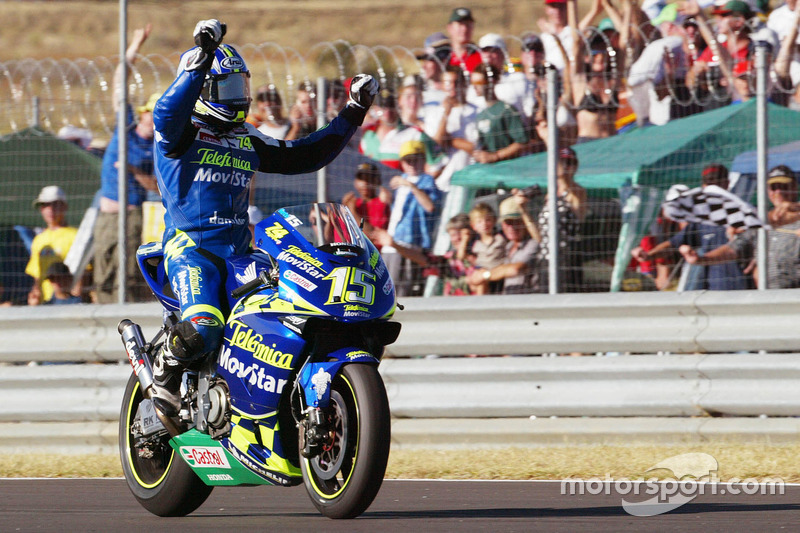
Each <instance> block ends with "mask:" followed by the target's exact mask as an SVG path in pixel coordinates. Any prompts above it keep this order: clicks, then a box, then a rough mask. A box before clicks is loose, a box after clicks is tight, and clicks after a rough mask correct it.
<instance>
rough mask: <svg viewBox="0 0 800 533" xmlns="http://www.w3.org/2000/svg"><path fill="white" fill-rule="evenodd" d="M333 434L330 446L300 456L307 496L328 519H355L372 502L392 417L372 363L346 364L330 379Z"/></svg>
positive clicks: (386, 454)
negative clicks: (324, 449)
mask: <svg viewBox="0 0 800 533" xmlns="http://www.w3.org/2000/svg"><path fill="white" fill-rule="evenodd" d="M331 407H332V408H333V409H332V410H331V413H332V415H331V416H332V419H333V420H332V423H333V426H334V428H335V436H334V438H333V440H332V442H331V443H329V445H330V446H329V447H330V449H329V450H328V451H323V452H322V453H321V454H320V455H319V456H317V457H313V458H311V459H305V458H301V459H302V460H301V461H300V467H301V469H302V471H303V481H304V482H305V486H306V490H307V491H308V494H309V496H310V497H311V501H312V502H313V503H314V506H316V508H317V509H319V511H320V512H321V513H322V514H323V515H325V516H327V517H328V518H354V517H356V516H358V515H360V514H361V513H363V512H364V511H365V510H366V509H367V507H369V506H370V504H371V503H372V500H374V499H375V496H376V495H377V494H378V491H379V490H380V488H381V483H382V482H383V475H384V474H385V473H386V463H387V461H388V459H389V446H390V439H391V420H390V415H389V400H388V399H387V398H386V388H385V387H384V385H383V380H382V379H381V377H380V374H378V369H377V367H376V366H371V365H356V364H351V365H346V366H345V367H344V368H343V369H342V371H341V372H340V373H339V375H338V376H336V377H335V378H334V379H333V382H332V383H331Z"/></svg>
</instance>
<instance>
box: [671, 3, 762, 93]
mask: <svg viewBox="0 0 800 533" xmlns="http://www.w3.org/2000/svg"><path fill="white" fill-rule="evenodd" d="M683 13H684V14H685V15H686V16H690V17H694V18H695V20H696V21H697V24H698V28H699V30H700V33H701V34H702V36H703V38H704V39H705V41H706V42H707V43H708V47H707V48H706V49H705V50H704V51H703V53H702V54H700V56H699V57H698V58H697V61H695V63H694V64H693V65H692V68H691V69H690V70H689V73H688V75H687V78H686V83H687V85H688V86H689V88H690V89H692V88H697V86H698V80H699V79H702V78H703V77H705V74H706V72H707V71H708V70H709V69H712V68H714V67H719V70H720V71H721V73H722V76H721V77H720V79H719V83H720V84H721V85H722V86H723V87H730V88H731V89H733V85H734V83H733V78H734V75H733V70H734V69H735V68H736V65H737V64H738V63H741V62H746V61H747V60H748V55H749V53H750V48H751V45H752V39H751V38H750V32H751V30H750V26H749V25H748V20H749V19H750V18H751V17H752V16H753V12H752V10H751V9H750V6H749V5H747V3H746V2H743V1H742V0H730V1H729V2H727V3H726V4H725V5H724V6H723V7H722V8H719V9H715V10H714V14H715V15H716V16H717V17H718V20H717V32H718V36H717V37H715V36H714V35H713V34H712V32H711V29H710V28H709V27H708V23H707V22H706V20H705V16H704V15H703V12H702V10H701V9H700V6H699V5H698V4H697V0H689V1H687V2H686V6H685V7H684V9H683ZM711 90H713V87H712V88H711Z"/></svg>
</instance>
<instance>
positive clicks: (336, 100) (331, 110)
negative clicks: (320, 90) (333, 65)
mask: <svg viewBox="0 0 800 533" xmlns="http://www.w3.org/2000/svg"><path fill="white" fill-rule="evenodd" d="M327 91H328V92H327V95H326V97H325V119H326V120H327V121H328V122H330V121H331V120H333V119H334V118H336V117H337V116H338V115H339V112H340V111H341V110H342V109H344V106H345V105H346V104H347V89H346V88H345V86H344V83H343V82H342V80H340V79H338V78H335V79H333V80H331V81H329V82H328V84H327Z"/></svg>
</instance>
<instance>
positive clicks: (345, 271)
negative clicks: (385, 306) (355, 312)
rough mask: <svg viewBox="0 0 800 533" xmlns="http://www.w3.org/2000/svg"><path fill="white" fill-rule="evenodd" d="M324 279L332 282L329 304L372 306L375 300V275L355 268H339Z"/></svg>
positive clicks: (327, 303)
mask: <svg viewBox="0 0 800 533" xmlns="http://www.w3.org/2000/svg"><path fill="white" fill-rule="evenodd" d="M322 279H329V280H331V292H330V294H329V295H328V301H327V302H325V304H326V305H329V304H339V303H359V304H366V305H371V304H372V303H374V300H375V286H374V285H373V283H374V282H375V274H371V273H369V272H367V271H366V270H361V269H360V268H353V267H337V268H334V269H333V270H332V271H331V273H330V274H328V275H327V276H325V277H324V278H322Z"/></svg>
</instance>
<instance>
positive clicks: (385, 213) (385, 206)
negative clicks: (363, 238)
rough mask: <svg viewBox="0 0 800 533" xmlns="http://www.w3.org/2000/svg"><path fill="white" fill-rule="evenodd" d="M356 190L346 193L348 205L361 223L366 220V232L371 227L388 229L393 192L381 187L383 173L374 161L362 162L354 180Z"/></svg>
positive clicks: (345, 198) (344, 199)
mask: <svg viewBox="0 0 800 533" xmlns="http://www.w3.org/2000/svg"><path fill="white" fill-rule="evenodd" d="M353 188H354V189H355V192H348V193H347V194H345V195H344V198H343V199H342V203H343V204H344V205H346V206H347V207H348V208H349V209H350V212H351V213H353V216H354V217H355V219H356V222H358V223H359V224H360V223H361V221H362V220H363V221H364V223H365V224H364V227H365V232H366V233H367V235H369V233H370V230H371V228H380V229H386V228H387V227H388V226H389V216H390V214H391V205H390V203H389V202H391V194H388V191H386V190H385V189H384V188H383V187H381V173H380V171H378V167H377V166H375V165H373V164H372V163H361V164H360V165H358V169H357V170H356V177H355V179H354V180H353Z"/></svg>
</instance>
